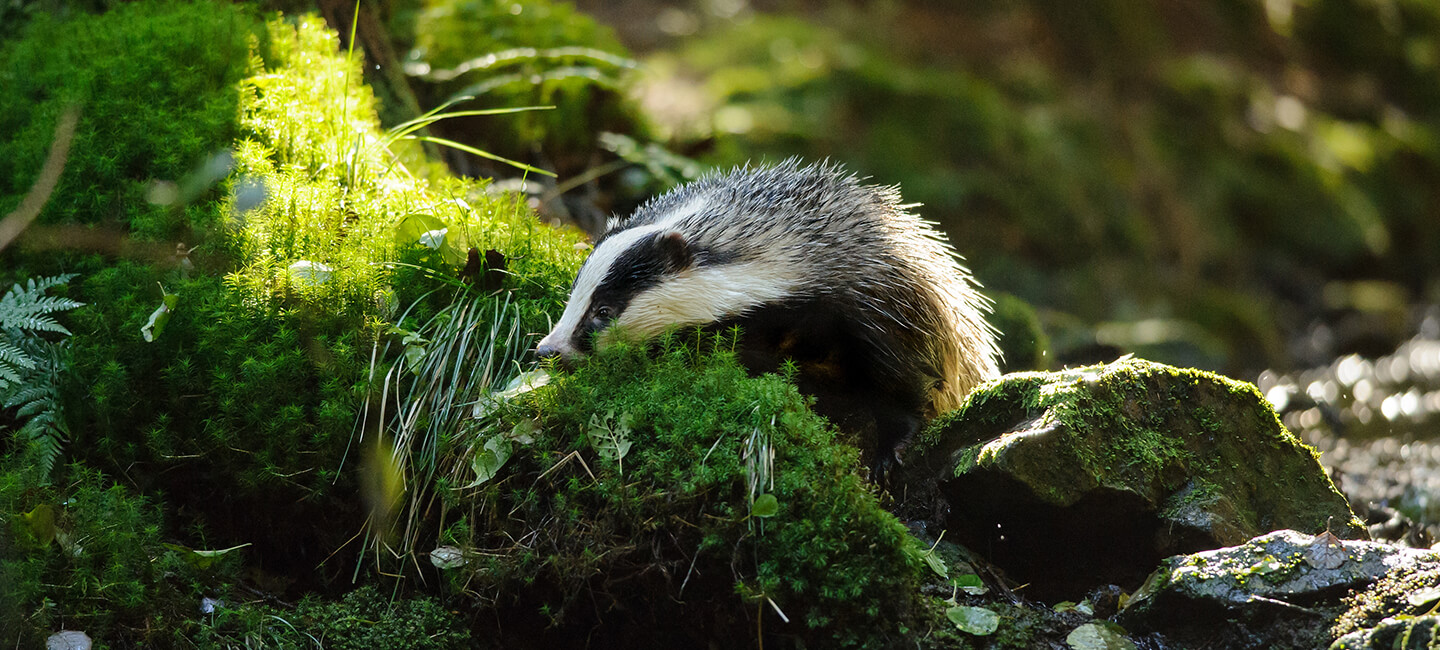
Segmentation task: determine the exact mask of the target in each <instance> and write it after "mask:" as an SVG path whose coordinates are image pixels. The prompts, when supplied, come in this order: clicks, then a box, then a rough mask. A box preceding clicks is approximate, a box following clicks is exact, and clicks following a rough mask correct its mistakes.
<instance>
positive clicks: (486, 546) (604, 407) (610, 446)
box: [439, 332, 920, 647]
mask: <svg viewBox="0 0 1440 650" xmlns="http://www.w3.org/2000/svg"><path fill="white" fill-rule="evenodd" d="M733 337H734V334H733V333H731V334H705V333H699V332H696V333H682V334H675V335H673V336H668V337H665V338H663V339H662V340H660V341H659V342H658V343H657V344H656V345H655V347H654V349H647V348H646V347H645V346H641V345H634V344H622V345H617V346H615V347H614V348H613V349H610V350H608V351H606V352H603V353H601V354H599V355H598V356H597V357H596V358H595V359H594V360H593V361H592V362H590V363H587V364H585V365H584V366H583V367H581V368H580V369H578V370H577V371H576V372H575V373H574V374H563V375H556V376H554V377H552V379H551V381H550V385H548V386H545V387H543V388H537V389H535V390H533V391H531V392H529V393H527V395H526V397H525V398H523V399H521V400H519V401H518V402H517V403H513V404H511V405H509V406H507V407H505V408H503V409H502V411H501V413H502V414H503V415H501V416H500V417H498V418H497V419H495V420H492V421H489V422H486V423H485V428H484V429H482V430H481V431H478V432H472V433H471V434H470V435H468V436H465V437H463V438H460V439H457V440H455V441H454V442H453V443H452V444H451V445H450V449H449V450H446V451H444V452H442V453H448V454H449V455H452V456H456V457H458V458H457V459H458V460H459V461H462V462H461V463H460V464H461V465H463V466H465V467H466V468H467V469H468V468H470V467H472V463H471V462H468V461H469V460H470V459H473V458H477V457H479V455H480V454H483V453H484V452H485V451H486V450H487V449H494V448H495V447H496V446H497V445H496V443H494V442H492V441H495V440H497V439H499V440H503V441H505V444H507V445H508V448H509V449H511V450H512V452H511V454H510V455H509V462H508V464H506V465H505V466H504V468H503V470H501V471H499V472H496V473H494V476H493V478H488V477H486V476H484V475H481V476H479V477H475V474H473V473H469V472H467V474H469V476H467V477H466V478H472V477H474V478H476V480H474V482H472V483H471V484H470V485H467V486H461V485H459V484H458V483H456V484H451V486H450V487H452V488H457V489H452V490H447V491H445V492H442V498H443V499H444V508H445V510H447V511H448V512H447V513H446V514H445V515H443V516H442V520H443V521H444V522H446V527H445V528H444V530H443V531H442V532H441V535H440V540H439V541H440V543H441V544H442V545H445V546H450V547H454V548H456V549H457V551H458V552H459V553H460V554H461V556H462V557H463V558H464V561H463V566H456V567H454V568H451V569H450V573H449V575H450V583H451V584H452V585H453V586H454V587H455V588H456V589H458V590H461V591H463V592H465V593H470V594H474V595H475V596H476V597H478V598H479V599H480V600H481V601H482V602H491V603H496V605H497V606H500V607H516V606H518V610H519V611H520V612H522V613H524V612H527V611H528V612H529V613H531V615H533V612H534V611H536V608H538V609H539V611H541V612H544V613H546V614H547V615H548V616H549V617H550V618H551V623H552V624H554V625H556V626H559V627H560V628H562V629H564V630H572V631H575V632H579V631H581V630H585V629H588V626H590V625H593V624H597V623H598V622H599V621H594V620H592V617H593V616H594V612H595V611H597V610H598V611H612V610H614V611H616V612H628V613H624V614H613V615H609V616H606V617H605V619H604V623H605V625H606V626H607V629H609V630H611V631H612V633H614V634H616V635H619V636H618V637H617V638H635V639H646V638H654V639H664V638H675V637H673V636H671V637H667V636H665V635H675V634H680V635H681V638H687V635H689V634H701V633H702V632H701V631H700V630H692V631H690V632H686V631H685V628H689V627H691V626H690V623H688V622H686V621H691V620H693V619H692V618H691V617H692V616H696V615H703V616H705V617H706V618H707V620H709V621H710V624H709V625H708V626H707V631H705V632H703V634H704V635H706V636H703V637H695V639H696V640H697V642H698V641H699V640H700V639H703V638H708V635H711V634H716V633H719V632H717V631H718V630H727V629H728V630H732V632H729V633H727V634H747V635H748V634H750V630H755V629H757V627H756V626H757V625H758V626H759V629H762V630H764V632H765V634H778V635H782V636H786V637H792V636H793V637H799V638H801V639H809V640H810V641H809V642H813V643H817V644H820V645H839V646H846V647H848V646H863V645H873V644H875V643H881V642H882V640H885V639H889V640H890V641H889V642H893V641H894V640H896V639H898V638H901V637H902V636H903V633H904V630H905V629H906V627H905V626H906V625H907V624H911V625H913V624H914V623H915V622H916V621H918V620H919V619H917V618H916V616H917V614H916V611H917V605H918V602H919V599H918V594H917V593H916V591H915V590H916V587H917V585H918V578H919V574H918V571H919V568H920V562H919V561H918V559H917V556H916V553H915V552H914V551H915V550H916V549H915V548H914V547H915V545H916V542H915V541H914V540H913V539H911V538H910V537H909V535H908V534H907V533H906V531H905V529H904V527H903V526H901V525H900V523H899V522H898V521H897V520H896V519H895V518H894V517H893V516H892V515H890V514H889V513H887V512H885V510H884V509H883V508H882V507H881V506H880V504H879V502H878V501H877V499H876V496H875V494H874V493H873V488H872V486H870V485H869V484H867V483H866V482H865V481H864V480H863V479H862V478H861V477H860V476H859V475H858V473H857V471H856V468H857V466H858V464H859V461H858V458H857V452H856V450H855V449H854V448H853V447H849V446H847V445H844V444H843V443H841V442H839V441H838V440H837V438H836V435H835V434H834V432H833V430H832V429H831V428H830V427H829V426H828V425H827V424H826V423H825V422H824V421H823V420H821V419H820V418H818V417H817V416H815V415H814V414H813V413H811V412H810V411H809V409H808V407H807V404H806V401H805V399H804V398H803V397H801V396H800V395H799V394H798V393H797V392H796V391H795V388H794V387H793V386H792V385H791V384H790V383H789V382H788V381H786V380H785V379H784V378H782V377H778V376H773V375H771V376H764V377H759V378H750V377H747V376H746V373H745V371H744V369H743V368H741V367H740V366H739V365H738V363H737V362H736V360H735V357H734V355H733V353H732V349H733V347H734V338H733ZM767 504H768V505H767ZM667 594H669V595H676V597H677V598H678V597H682V596H683V598H682V599H681V602H676V601H673V600H671V599H670V598H668V597H666V595H667ZM596 603H599V606H598V607H597V606H596ZM778 612H783V614H778ZM522 615H523V614H522ZM755 617H758V618H759V619H760V620H759V621H755V620H752V619H753V618H755Z"/></svg>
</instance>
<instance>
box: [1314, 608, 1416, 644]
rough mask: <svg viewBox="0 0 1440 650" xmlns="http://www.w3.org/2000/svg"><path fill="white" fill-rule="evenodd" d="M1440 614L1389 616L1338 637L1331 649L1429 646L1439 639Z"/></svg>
mask: <svg viewBox="0 0 1440 650" xmlns="http://www.w3.org/2000/svg"><path fill="white" fill-rule="evenodd" d="M1437 626H1440V616H1436V615H1434V614H1431V615H1429V616H1418V617H1405V618H1387V619H1385V620H1383V621H1381V622H1380V624H1379V625H1377V626H1375V627H1373V628H1371V629H1368V630H1356V631H1354V632H1351V633H1349V634H1346V635H1345V636H1342V637H1340V638H1339V639H1336V640H1335V643H1332V644H1330V650H1390V649H1391V648H1430V647H1433V646H1434V644H1435V643H1436V642H1437V641H1440V629H1437Z"/></svg>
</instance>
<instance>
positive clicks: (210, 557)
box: [162, 542, 250, 570]
mask: <svg viewBox="0 0 1440 650" xmlns="http://www.w3.org/2000/svg"><path fill="white" fill-rule="evenodd" d="M249 545H250V543H249V542H246V543H244V544H241V545H239V546H231V547H230V548H222V549H219V550H213V551H211V550H199V551H197V550H195V549H192V548H187V547H184V546H181V545H179V544H168V543H167V544H163V545H162V546H164V547H165V548H168V549H170V550H172V551H175V552H176V553H179V554H180V557H182V558H184V559H185V561H186V562H187V563H189V564H190V565H191V566H193V567H195V568H197V569H201V570H204V569H208V568H210V567H211V566H212V565H214V564H215V561H216V560H218V559H220V557H221V556H223V555H225V554H226V553H229V552H231V551H234V550H238V549H242V548H245V547H246V546H249Z"/></svg>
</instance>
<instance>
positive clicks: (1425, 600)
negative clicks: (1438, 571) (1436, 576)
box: [1405, 587, 1440, 607]
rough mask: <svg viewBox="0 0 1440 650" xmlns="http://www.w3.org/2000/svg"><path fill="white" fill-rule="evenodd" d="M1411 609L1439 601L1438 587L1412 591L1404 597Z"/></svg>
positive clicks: (1439, 591) (1439, 589)
mask: <svg viewBox="0 0 1440 650" xmlns="http://www.w3.org/2000/svg"><path fill="white" fill-rule="evenodd" d="M1405 600H1406V601H1407V602H1409V603H1410V606H1411V607H1424V606H1426V605H1429V604H1430V603H1433V602H1435V601H1437V600H1440V587H1428V588H1425V589H1418V590H1416V591H1412V592H1410V593H1409V594H1407V595H1406V596H1405Z"/></svg>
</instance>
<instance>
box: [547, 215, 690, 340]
mask: <svg viewBox="0 0 1440 650" xmlns="http://www.w3.org/2000/svg"><path fill="white" fill-rule="evenodd" d="M706 205H707V204H706V201H705V199H704V197H696V198H694V199H692V200H690V201H689V202H688V203H686V204H685V205H682V206H680V207H679V208H678V209H676V210H673V211H671V212H670V213H668V214H666V215H665V216H664V217H662V218H660V219H659V220H657V221H656V222H655V223H652V224H649V225H645V226H638V227H635V228H631V229H629V230H622V231H620V232H618V233H615V234H614V235H611V236H610V237H607V238H606V239H605V240H604V241H602V242H600V245H599V246H597V247H596V248H595V250H594V251H591V253H590V257H589V258H587V259H586V260H585V264H583V265H581V267H580V274H579V275H578V276H577V277H576V278H575V288H574V289H572V290H571V291H570V300H569V301H568V302H566V303H565V312H564V313H563V314H561V315H560V322H558V323H556V324H555V327H554V329H552V330H550V333H549V334H547V335H546V336H545V338H543V339H541V340H540V345H550V346H556V347H558V348H559V350H560V353H561V355H562V356H563V355H568V354H573V353H574V349H573V348H574V346H573V345H571V338H572V336H573V334H574V333H575V332H576V331H578V330H579V329H580V325H581V320H582V319H584V318H585V314H586V312H588V311H589V310H590V303H591V300H592V298H593V297H594V295H595V290H596V289H597V288H599V287H600V283H602V282H604V281H605V278H606V277H607V276H609V275H610V268H611V267H612V266H614V264H615V260H616V259H618V258H619V257H620V256H621V255H623V254H624V253H625V251H628V250H630V247H631V246H634V245H635V243H636V242H639V241H641V240H643V239H645V237H647V236H648V235H650V234H651V233H657V232H661V231H664V230H667V229H669V228H670V227H671V226H672V225H674V224H675V223H677V222H679V221H680V220H682V219H685V218H688V217H690V216H693V215H695V214H696V213H698V212H700V211H701V210H704V209H705V207H706ZM627 311H628V310H627Z"/></svg>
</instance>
